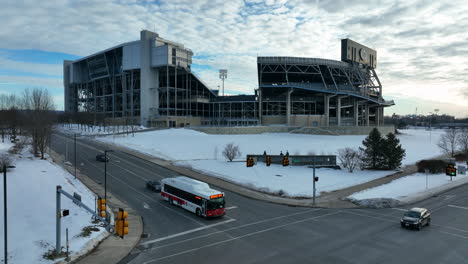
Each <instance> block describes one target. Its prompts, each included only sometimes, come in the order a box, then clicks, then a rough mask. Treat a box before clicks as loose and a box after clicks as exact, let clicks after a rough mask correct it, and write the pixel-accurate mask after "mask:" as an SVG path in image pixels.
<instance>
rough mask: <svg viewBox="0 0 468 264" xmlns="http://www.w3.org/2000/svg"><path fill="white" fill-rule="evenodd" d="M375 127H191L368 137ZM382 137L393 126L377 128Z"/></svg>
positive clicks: (223, 131) (224, 131)
mask: <svg viewBox="0 0 468 264" xmlns="http://www.w3.org/2000/svg"><path fill="white" fill-rule="evenodd" d="M373 128H374V126H358V127H356V126H342V127H287V126H249V127H191V129H193V130H196V131H199V132H203V133H206V134H220V135H239V134H261V133H289V132H291V133H295V134H310V135H368V134H369V132H370V131H371V130H372V129H373ZM377 129H379V131H380V133H382V135H386V134H388V133H390V132H392V133H395V127H394V126H393V125H388V126H379V127H377Z"/></svg>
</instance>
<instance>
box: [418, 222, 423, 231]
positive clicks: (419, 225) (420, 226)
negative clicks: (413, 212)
mask: <svg viewBox="0 0 468 264" xmlns="http://www.w3.org/2000/svg"><path fill="white" fill-rule="evenodd" d="M417 228H418V231H420V230H421V228H422V225H421V223H419V224H418V227H417Z"/></svg>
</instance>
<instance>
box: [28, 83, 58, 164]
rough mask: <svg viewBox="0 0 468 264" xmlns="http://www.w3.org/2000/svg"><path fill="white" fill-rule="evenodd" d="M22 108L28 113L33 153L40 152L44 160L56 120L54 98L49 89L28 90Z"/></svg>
mask: <svg viewBox="0 0 468 264" xmlns="http://www.w3.org/2000/svg"><path fill="white" fill-rule="evenodd" d="M22 108H23V109H24V110H25V111H24V112H25V113H26V115H25V116H26V120H25V125H26V127H27V129H28V130H29V133H30V134H31V136H32V145H33V152H34V153H35V154H37V153H38V152H40V154H41V158H42V159H44V152H45V150H46V146H47V144H48V141H49V139H50V134H51V133H52V124H53V122H54V120H55V114H54V113H53V111H52V110H54V103H53V99H52V96H51V95H50V94H49V93H48V91H47V89H41V88H35V89H32V90H31V89H26V90H24V91H23V98H22Z"/></svg>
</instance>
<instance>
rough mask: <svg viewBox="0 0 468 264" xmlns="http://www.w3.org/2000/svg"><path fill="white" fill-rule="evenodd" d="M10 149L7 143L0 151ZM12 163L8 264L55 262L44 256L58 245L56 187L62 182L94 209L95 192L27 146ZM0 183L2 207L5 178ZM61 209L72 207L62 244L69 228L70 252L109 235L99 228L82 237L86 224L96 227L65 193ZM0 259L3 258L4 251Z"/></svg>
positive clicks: (0, 230) (0, 225)
mask: <svg viewBox="0 0 468 264" xmlns="http://www.w3.org/2000/svg"><path fill="white" fill-rule="evenodd" d="M10 146H11V145H10ZM7 149H8V144H5V143H0V154H1V153H6V150H7ZM13 164H14V166H16V168H13V169H9V171H8V172H7V188H8V189H7V195H8V201H7V202H8V253H9V261H8V263H12V264H13V263H52V262H53V261H50V260H46V259H44V258H43V257H42V256H43V254H44V253H46V252H48V251H49V250H50V249H52V248H54V247H55V219H56V217H55V216H56V213H55V206H56V186H57V185H61V186H62V189H63V190H65V191H67V192H68V193H71V194H73V192H77V193H79V194H80V195H81V197H82V201H83V202H84V203H86V204H87V205H88V206H89V207H91V208H94V194H93V193H92V192H91V191H89V190H88V189H87V188H86V187H85V186H84V185H83V184H82V183H81V182H80V181H79V180H74V179H73V178H74V177H73V176H72V175H70V174H69V173H68V172H66V171H65V170H63V169H62V168H60V167H59V166H57V165H55V164H54V163H52V162H51V161H48V160H40V159H39V158H36V157H34V156H33V155H32V154H30V152H29V150H27V147H26V148H25V149H24V150H23V152H22V153H21V154H20V155H16V156H15V158H14V161H13ZM2 177H3V173H2ZM0 186H1V187H0V188H1V190H0V198H1V199H0V203H1V204H2V208H3V181H2V182H1V184H0ZM62 209H69V210H70V215H69V216H66V217H62V246H63V247H65V229H66V228H68V230H69V238H70V251H71V255H74V254H77V253H78V252H79V251H80V250H82V249H83V248H84V247H85V246H86V244H87V243H88V242H91V243H95V242H96V241H97V240H99V239H102V238H103V237H104V236H105V235H106V234H107V231H105V230H104V228H102V227H99V229H100V231H99V232H92V233H91V235H90V236H89V237H79V236H78V235H79V234H80V233H81V231H82V229H83V227H86V226H94V224H92V223H91V221H92V220H91V215H90V214H89V213H87V212H86V211H84V210H83V209H81V208H79V207H78V206H76V205H75V204H74V203H73V202H71V201H70V200H69V199H67V198H65V197H64V196H62ZM0 213H1V214H2V217H1V219H0V237H1V238H2V239H0V248H2V249H3V234H4V231H3V209H2V210H1V212H0ZM0 258H1V259H3V254H1V257H0Z"/></svg>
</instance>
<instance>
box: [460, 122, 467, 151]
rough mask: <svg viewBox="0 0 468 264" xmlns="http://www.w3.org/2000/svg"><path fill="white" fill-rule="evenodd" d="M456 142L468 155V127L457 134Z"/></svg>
mask: <svg viewBox="0 0 468 264" xmlns="http://www.w3.org/2000/svg"><path fill="white" fill-rule="evenodd" d="M458 144H459V146H460V149H461V151H462V152H463V153H464V154H465V155H468V128H465V129H463V130H462V132H461V133H460V135H459V136H458Z"/></svg>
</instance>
